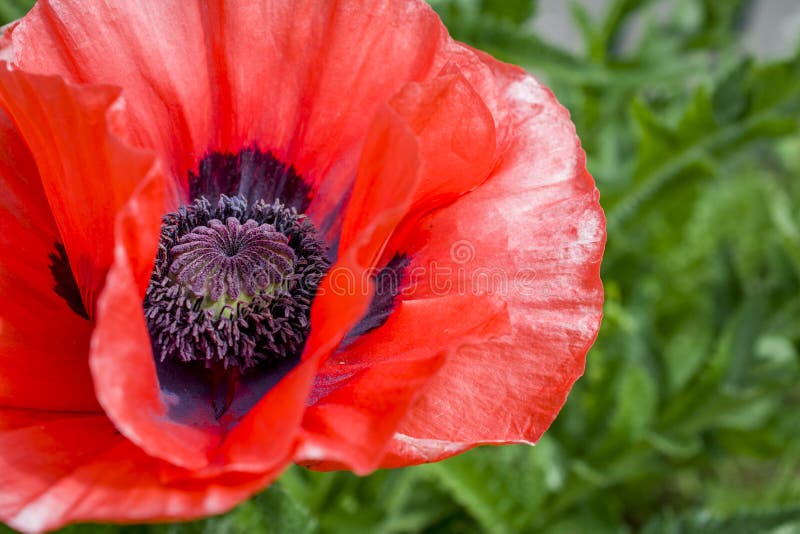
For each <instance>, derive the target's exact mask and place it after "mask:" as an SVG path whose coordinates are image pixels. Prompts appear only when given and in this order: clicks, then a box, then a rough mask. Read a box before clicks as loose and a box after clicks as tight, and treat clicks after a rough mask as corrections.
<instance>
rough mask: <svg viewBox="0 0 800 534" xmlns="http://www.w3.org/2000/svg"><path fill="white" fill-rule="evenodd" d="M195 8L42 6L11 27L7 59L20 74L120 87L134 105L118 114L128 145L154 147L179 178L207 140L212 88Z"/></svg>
mask: <svg viewBox="0 0 800 534" xmlns="http://www.w3.org/2000/svg"><path fill="white" fill-rule="evenodd" d="M201 4H202V2H183V1H180V0H178V1H176V0H165V1H164V2H158V3H154V4H133V3H128V2H85V1H82V0H52V1H51V0H43V1H41V2H37V3H36V5H35V6H34V7H33V9H32V10H31V11H30V13H28V15H27V16H26V17H25V18H24V19H22V21H21V22H20V23H19V25H18V26H17V27H16V28H15V29H14V31H13V33H12V35H11V41H12V44H11V47H10V51H9V54H11V55H12V56H13V63H12V64H13V65H14V66H16V67H18V68H20V69H22V70H26V71H28V72H34V73H48V74H58V75H60V76H62V77H64V79H66V80H68V81H69V82H72V83H79V84H92V85H112V86H118V87H124V90H125V98H126V100H127V101H128V102H131V103H133V102H135V103H136V105H135V106H130V107H129V108H128V109H127V110H126V113H127V114H128V117H129V119H130V121H129V131H130V135H131V140H132V141H133V142H134V143H135V144H136V145H138V146H143V147H148V148H153V149H156V150H157V151H158V152H159V155H160V156H162V158H163V159H164V162H165V163H166V164H167V165H168V167H169V170H170V171H172V174H173V175H175V176H180V177H182V178H184V179H185V177H186V173H187V171H188V170H189V169H192V168H194V166H195V165H196V164H197V161H196V160H195V158H197V156H198V155H202V154H203V153H204V152H205V151H206V150H207V149H208V143H209V139H210V138H211V136H212V135H213V134H212V131H211V118H212V105H213V101H214V98H213V96H212V92H214V91H215V86H216V85H217V84H216V82H215V81H213V78H212V71H210V70H209V69H208V68H207V59H206V58H207V57H208V55H209V53H208V51H207V42H206V34H207V32H206V30H205V24H207V23H208V19H204V15H203V9H202V8H201V7H200V5H201ZM109 21H114V23H113V24H110V23H109ZM78 43H80V44H79V45H78ZM110 50H113V53H109V51H110ZM221 113H223V114H224V111H221Z"/></svg>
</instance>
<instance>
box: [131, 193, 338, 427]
mask: <svg viewBox="0 0 800 534" xmlns="http://www.w3.org/2000/svg"><path fill="white" fill-rule="evenodd" d="M325 252H326V246H325V244H324V243H323V242H322V241H321V240H320V239H319V238H318V237H317V232H316V229H315V228H314V226H313V225H312V224H311V222H310V221H309V220H308V219H307V218H306V217H305V216H304V215H302V214H298V213H297V211H296V210H295V209H294V208H287V207H285V206H284V205H283V204H282V203H281V202H280V201H278V200H276V201H274V202H273V203H271V204H268V203H266V202H265V201H263V200H260V201H256V202H254V203H248V201H247V200H246V199H245V198H244V197H241V196H239V197H228V196H225V195H221V196H220V198H219V200H218V202H217V203H216V205H214V204H212V203H211V202H209V201H208V200H206V199H205V198H200V199H198V200H196V201H195V202H194V203H192V204H191V205H189V206H186V207H182V208H180V209H179V210H178V211H176V212H173V213H170V214H168V215H166V216H165V217H164V218H163V223H162V227H161V240H160V245H159V250H158V256H157V258H156V263H155V267H154V269H153V275H152V277H151V280H150V285H149V287H148V289H147V292H146V294H145V300H144V309H145V317H146V320H147V325H148V328H149V330H150V337H151V341H152V345H153V350H154V353H155V356H156V358H158V359H160V360H161V361H165V360H173V361H179V362H185V363H187V364H192V362H202V364H203V366H204V367H205V369H207V370H208V371H209V373H210V376H211V377H212V382H219V383H223V384H228V385H227V386H226V387H228V388H229V389H232V387H235V381H236V379H237V377H239V376H241V375H243V374H252V373H256V372H258V370H260V369H261V370H268V369H269V368H271V367H273V366H275V365H277V364H279V363H280V362H283V361H285V360H287V359H289V358H294V357H298V356H299V355H300V353H301V352H302V350H303V346H304V345H305V341H306V338H307V337H308V332H309V327H310V321H309V315H310V311H311V302H312V300H313V298H314V295H315V293H316V290H317V286H318V285H319V283H320V281H321V279H322V277H323V276H324V274H325V272H326V271H327V270H328V268H329V267H330V263H329V261H328V260H327V259H326V255H325ZM194 365H196V364H194ZM228 394H229V395H230V394H232V393H231V392H230V391H229V392H228ZM229 402H230V399H228V401H227V402H226V403H223V405H222V406H219V407H215V411H216V412H217V416H218V417H219V416H220V415H221V414H222V413H224V411H225V409H227V405H228V404H229Z"/></svg>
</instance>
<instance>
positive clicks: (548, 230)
mask: <svg viewBox="0 0 800 534" xmlns="http://www.w3.org/2000/svg"><path fill="white" fill-rule="evenodd" d="M484 61H485V62H486V64H487V65H488V66H489V67H491V68H492V69H493V72H494V76H495V78H496V83H497V85H498V88H499V89H500V95H501V97H502V98H501V99H500V100H499V101H498V104H497V107H496V108H495V109H493V115H494V116H495V120H496V121H497V124H498V133H499V137H498V148H499V152H498V155H499V160H498V163H497V165H496V167H495V169H494V171H493V173H492V176H491V177H490V178H489V180H487V181H486V183H484V184H483V185H482V186H481V187H479V188H478V189H477V190H475V191H474V192H472V193H470V194H469V195H466V196H464V197H462V198H460V199H459V200H458V201H456V202H455V203H454V204H453V205H452V206H450V207H447V208H445V209H442V210H439V211H437V212H435V213H433V214H431V216H430V217H429V218H427V219H426V220H425V221H424V225H422V226H421V227H422V228H427V229H429V230H428V231H427V232H421V233H420V234H417V237H418V238H419V241H418V242H417V247H416V252H415V253H414V254H413V256H412V257H413V261H412V264H411V266H410V267H409V268H410V269H413V268H414V266H415V265H426V264H428V263H429V262H431V261H437V262H439V265H440V267H444V268H449V269H450V270H451V272H453V273H458V272H459V271H461V272H463V276H464V277H465V280H467V281H470V284H474V285H471V286H468V291H470V292H473V293H486V292H489V293H493V294H495V295H497V296H499V297H501V298H502V299H503V300H504V301H505V302H506V304H507V309H508V314H509V326H510V328H511V331H510V333H509V334H508V335H505V336H500V337H496V338H493V339H492V338H487V339H485V340H483V341H482V342H480V343H473V344H470V345H469V346H465V347H464V348H463V349H462V350H460V351H459V352H458V353H457V354H456V355H454V356H453V357H451V358H448V360H447V362H446V363H445V365H444V366H443V367H442V369H441V371H440V372H439V373H437V374H436V376H435V377H434V378H433V379H432V380H431V381H430V382H429V384H428V386H427V387H426V389H425V391H424V392H423V394H422V395H421V396H420V397H419V398H418V399H417V400H416V402H415V403H414V404H413V405H412V407H411V409H410V410H409V412H408V414H407V415H406V417H405V419H404V420H403V421H402V422H401V423H400V425H399V427H398V429H397V432H398V434H397V436H396V437H395V440H394V442H393V444H392V446H391V448H390V453H389V455H388V456H387V458H386V459H385V460H384V465H385V466H398V465H408V464H412V463H420V462H425V461H433V460H438V459H441V458H444V457H447V456H449V455H452V454H455V453H457V452H460V451H462V450H465V449H466V448H469V447H470V446H473V445H475V444H479V443H509V442H527V443H532V442H535V441H536V440H538V438H539V437H540V436H541V434H542V433H543V432H544V431H545V430H546V429H547V427H548V426H549V425H550V423H551V422H552V420H553V419H554V418H555V416H556V414H557V413H558V411H559V410H560V408H561V406H562V405H563V403H564V402H565V400H566V396H567V393H568V392H569V390H570V388H571V387H572V384H573V383H574V382H575V380H577V378H578V377H579V376H580V375H581V374H582V372H583V368H584V361H585V356H586V352H587V350H588V349H589V347H590V346H591V344H592V342H593V341H594V338H595V336H596V335H597V331H598V328H599V324H600V318H601V315H602V303H603V288H602V284H601V281H600V261H601V257H602V252H603V248H604V244H605V236H606V234H605V220H604V217H603V212H602V210H601V208H600V205H599V203H598V194H597V190H596V189H595V186H594V182H593V181H592V178H591V176H590V175H589V174H588V172H587V171H586V161H585V156H584V153H583V151H582V150H581V148H580V143H579V140H578V138H577V136H576V135H575V129H574V126H573V125H572V124H571V122H570V121H569V115H568V113H567V111H566V110H565V109H564V108H562V107H561V106H560V105H559V104H558V103H557V101H556V100H555V98H554V97H553V95H552V93H551V92H550V91H549V90H548V89H547V88H545V87H543V86H542V85H541V84H539V83H538V82H537V81H536V80H534V79H533V78H531V77H530V76H528V75H526V74H525V73H524V72H523V71H522V70H521V69H518V68H515V67H511V66H508V65H504V64H502V63H499V62H497V61H495V60H493V59H491V58H489V57H488V56H484ZM411 236H413V234H411ZM411 246H412V247H413V243H412V244H411ZM485 273H489V278H485V277H484V276H483V275H484V274H485ZM492 280H494V281H492ZM415 293H416V298H430V297H432V296H434V295H435V294H436V288H435V287H433V286H430V285H429V286H425V285H423V284H420V285H418V286H416V288H415ZM443 313H449V310H448V311H444V312H443ZM452 320H453V321H454V322H456V321H458V320H459V317H458V314H457V313H454V314H453V315H452ZM387 326H389V325H388V324H387ZM384 328H386V327H384ZM387 335H390V334H389V333H387ZM420 342H421V343H424V340H422V339H420Z"/></svg>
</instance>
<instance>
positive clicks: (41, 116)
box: [0, 63, 154, 316]
mask: <svg viewBox="0 0 800 534" xmlns="http://www.w3.org/2000/svg"><path fill="white" fill-rule="evenodd" d="M0 104H2V106H3V107H4V108H5V110H6V112H7V113H8V115H9V116H10V117H11V119H12V120H13V121H14V123H15V125H16V127H17V129H18V131H19V132H20V135H21V137H22V138H23V139H24V140H25V143H26V144H27V146H28V147H29V149H30V152H31V154H32V155H33V158H34V161H35V162H36V165H37V167H38V169H39V173H40V177H41V183H42V187H43V189H44V193H45V195H46V196H47V200H48V203H49V204H50V207H51V208H52V213H53V217H54V219H55V222H56V225H57V227H58V229H59V232H60V234H61V237H62V239H63V243H64V247H65V248H66V252H67V254H68V256H69V260H70V265H71V266H72V272H73V273H74V275H75V280H76V281H77V283H78V287H79V288H80V291H81V295H82V297H83V303H84V306H85V307H86V310H87V311H88V313H89V315H90V316H91V315H92V313H93V307H94V302H95V299H96V297H97V295H98V294H99V292H100V289H101V288H102V286H103V283H104V280H105V274H106V271H107V270H108V267H109V266H110V264H111V252H112V247H113V221H114V217H115V215H116V212H117V210H118V209H119V207H120V206H121V205H122V204H123V203H124V202H125V201H126V200H127V199H128V197H129V196H130V194H131V192H132V191H133V189H134V187H135V186H136V185H137V184H138V183H139V182H140V181H141V180H142V179H143V178H144V177H145V176H146V175H147V174H148V173H149V172H150V170H151V168H152V167H153V165H154V159H153V156H152V155H151V154H148V153H146V152H144V151H139V150H135V149H132V148H130V147H129V146H127V145H126V144H125V143H124V139H125V132H126V124H125V120H124V114H123V112H122V106H123V103H122V101H121V100H119V90H116V89H111V88H108V87H94V86H82V87H77V86H71V85H68V84H67V83H65V82H64V81H63V80H62V79H60V78H58V77H52V76H38V75H33V74H28V73H26V72H22V71H18V70H9V69H8V67H7V64H5V63H0Z"/></svg>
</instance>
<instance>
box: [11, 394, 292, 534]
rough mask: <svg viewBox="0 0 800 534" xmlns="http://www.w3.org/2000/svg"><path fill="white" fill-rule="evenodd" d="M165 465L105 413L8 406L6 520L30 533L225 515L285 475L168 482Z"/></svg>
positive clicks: (230, 476) (240, 475)
mask: <svg viewBox="0 0 800 534" xmlns="http://www.w3.org/2000/svg"><path fill="white" fill-rule="evenodd" d="M160 465H161V462H160V461H159V460H156V459H154V458H151V457H148V456H147V455H145V454H144V453H143V452H142V451H141V450H140V449H139V448H137V447H136V446H135V445H133V444H132V443H130V442H129V441H127V440H126V439H125V438H124V437H122V436H120V435H119V433H118V432H117V431H116V429H115V427H114V426H113V425H112V424H111V423H110V421H108V419H106V418H105V417H103V416H79V415H71V414H68V413H48V412H30V411H11V410H5V409H0V488H13V489H14V491H13V492H5V491H3V490H0V519H1V520H2V521H3V522H5V523H7V524H9V525H10V526H12V527H14V528H16V529H18V530H21V531H23V532H42V531H44V530H51V529H55V528H58V527H60V526H63V525H65V524H67V523H72V522H76V521H109V520H114V521H119V520H121V519H123V520H124V521H129V522H140V521H164V520H170V519H173V520H174V519H183V520H186V519H192V518H195V517H201V516H206V515H212V514H218V513H222V512H225V511H227V510H228V509H230V508H232V507H233V506H235V505H236V504H238V503H239V502H241V501H242V500H244V499H246V498H247V497H249V496H250V495H252V494H253V493H255V492H256V491H258V490H260V489H261V488H263V487H264V486H266V485H267V484H268V483H269V482H270V481H271V480H273V479H274V478H275V477H276V476H277V472H267V473H260V474H258V475H248V474H240V473H232V474H229V475H226V476H225V477H218V478H211V479H202V480H194V479H192V478H191V477H185V478H183V479H175V480H164V479H163V478H161V477H160V476H159V473H160ZM188 474H189V473H188V472H187V475H188Z"/></svg>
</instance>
